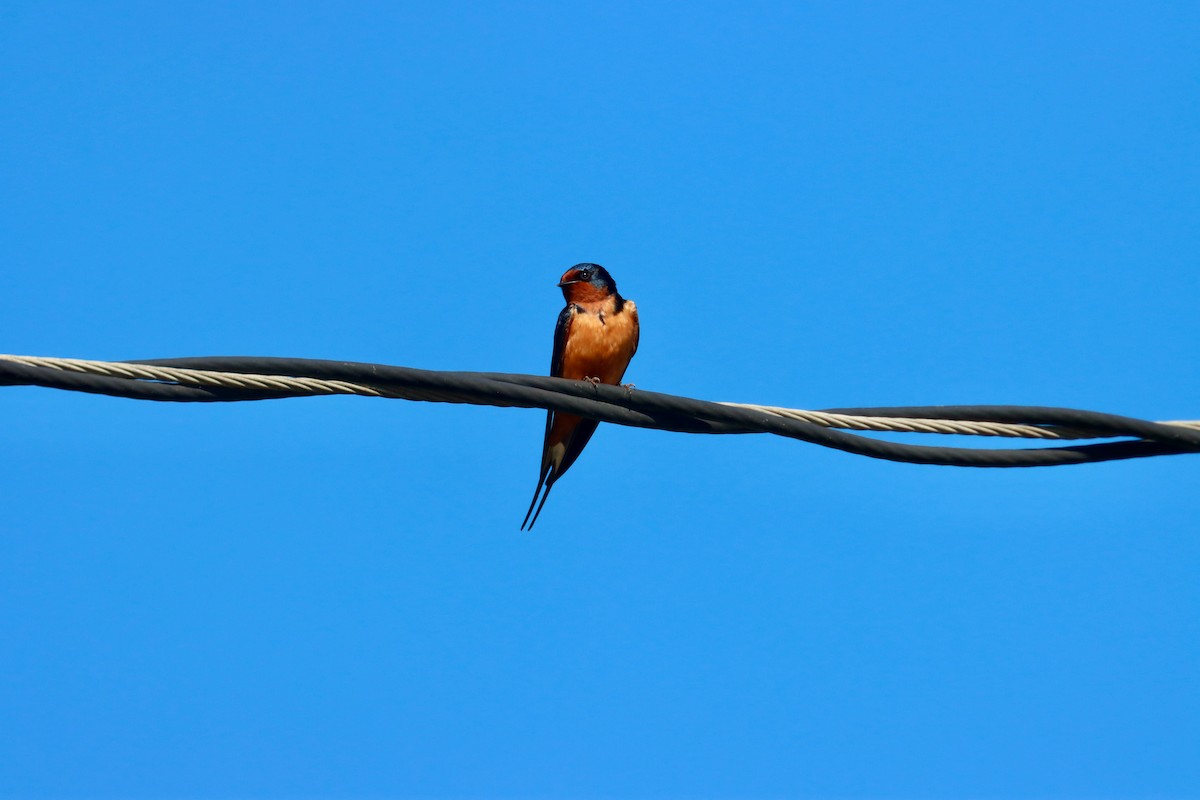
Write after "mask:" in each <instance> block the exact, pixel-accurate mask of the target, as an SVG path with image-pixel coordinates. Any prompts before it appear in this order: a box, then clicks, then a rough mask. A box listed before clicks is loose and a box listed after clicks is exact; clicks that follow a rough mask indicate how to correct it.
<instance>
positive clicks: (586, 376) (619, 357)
mask: <svg viewBox="0 0 1200 800" xmlns="http://www.w3.org/2000/svg"><path fill="white" fill-rule="evenodd" d="M558 286H559V288H560V289H562V293H563V297H564V298H566V301H567V307H566V308H564V309H563V310H562V311H561V312H560V313H559V315H558V325H557V326H556V327H555V328H554V355H553V356H552V357H551V359H550V374H551V375H552V376H554V377H556V378H570V379H572V380H586V381H592V382H593V383H609V384H613V385H614V386H615V385H616V384H618V383H620V382H621V378H622V377H623V376H624V375H625V368H626V367H628V366H629V360H630V359H631V358H633V354H634V353H636V352H637V346H638V313H637V306H636V305H635V304H634V302H633V301H632V300H626V299H625V298H624V297H621V295H620V294H618V293H617V284H616V281H614V280H613V279H612V276H611V275H609V274H608V270H606V269H605V268H604V267H602V266H600V265H599V264H576V265H575V266H573V267H571V268H570V269H569V270H567V271H566V272H565V273H564V274H563V276H562V278H561V279H560V280H559V282H558ZM598 424H599V423H598V422H596V421H595V420H592V419H583V418H582V417H576V416H574V415H571V414H560V413H556V412H554V411H548V412H547V413H546V440H545V442H544V443H543V444H542V468H541V473H540V474H539V476H538V485H537V489H535V490H534V492H533V502H531V503H530V504H529V511H527V512H526V513H525V522H522V523H521V530H525V525H526V523H528V525H529V530H533V525H534V523H535V522H537V518H538V515H539V514H541V513H542V506H544V505H545V504H546V498H547V497H549V496H550V489H551V488H552V487H553V486H554V483H555V482H556V481H557V480H558V479H559V478H561V477H562V476H563V473H564V472H566V471H567V470H568V469H570V468H571V465H572V464H574V463H575V459H577V458H579V454H580V453H582V452H583V448H584V446H585V445H586V444H587V443H588V439H591V438H592V434H593V433H595V432H596V426H597V425H598ZM543 486H545V488H546V492H545V494H542V487H543ZM538 495H541V498H542V502H541V503H540V504H539V503H538ZM535 505H536V506H537V513H534V510H533V507H534V506H535ZM531 514H532V515H533V520H532V521H530V519H529V516H530V515H531Z"/></svg>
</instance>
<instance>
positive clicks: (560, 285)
mask: <svg viewBox="0 0 1200 800" xmlns="http://www.w3.org/2000/svg"><path fill="white" fill-rule="evenodd" d="M572 283H579V281H563V282H562V283H560V284H558V288H560V289H561V288H563V287H564V286H570V285H571V284H572Z"/></svg>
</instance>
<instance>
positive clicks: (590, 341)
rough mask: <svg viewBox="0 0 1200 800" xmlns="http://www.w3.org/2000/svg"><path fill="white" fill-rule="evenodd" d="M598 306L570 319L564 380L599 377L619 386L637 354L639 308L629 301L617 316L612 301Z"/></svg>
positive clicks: (563, 363) (564, 351)
mask: <svg viewBox="0 0 1200 800" xmlns="http://www.w3.org/2000/svg"><path fill="white" fill-rule="evenodd" d="M588 305H592V304H588ZM595 305H596V306H599V307H597V308H588V307H587V306H583V310H582V311H579V312H576V314H575V318H574V319H573V320H571V330H570V334H569V335H568V336H567V341H566V343H565V346H564V348H563V360H562V377H564V378H571V379H574V380H583V379H585V378H599V379H600V382H601V383H609V384H618V383H620V382H621V378H622V377H624V375H625V369H626V368H627V367H628V366H629V360H630V359H632V358H633V354H634V353H635V352H637V346H638V336H639V326H638V317H637V306H636V305H635V304H634V303H633V301H632V300H626V301H625V303H624V305H623V306H622V308H621V311H620V312H619V313H617V312H616V308H615V303H614V302H613V301H612V300H611V298H610V299H609V300H607V301H606V302H604V303H597V304H595Z"/></svg>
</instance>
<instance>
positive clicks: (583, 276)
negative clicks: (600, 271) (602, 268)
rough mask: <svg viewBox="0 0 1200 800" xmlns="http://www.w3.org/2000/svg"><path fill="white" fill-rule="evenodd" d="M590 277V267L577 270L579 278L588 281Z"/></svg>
mask: <svg viewBox="0 0 1200 800" xmlns="http://www.w3.org/2000/svg"><path fill="white" fill-rule="evenodd" d="M591 279H592V271H591V270H590V269H584V270H580V271H579V280H581V281H590V280H591Z"/></svg>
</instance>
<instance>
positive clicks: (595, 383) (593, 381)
mask: <svg viewBox="0 0 1200 800" xmlns="http://www.w3.org/2000/svg"><path fill="white" fill-rule="evenodd" d="M584 380H585V381H587V382H588V383H590V384H591V385H592V386H599V385H600V379H599V378H592V377H585V378H584Z"/></svg>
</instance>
